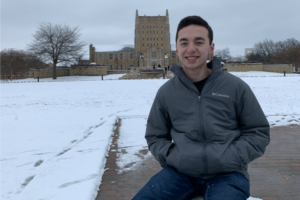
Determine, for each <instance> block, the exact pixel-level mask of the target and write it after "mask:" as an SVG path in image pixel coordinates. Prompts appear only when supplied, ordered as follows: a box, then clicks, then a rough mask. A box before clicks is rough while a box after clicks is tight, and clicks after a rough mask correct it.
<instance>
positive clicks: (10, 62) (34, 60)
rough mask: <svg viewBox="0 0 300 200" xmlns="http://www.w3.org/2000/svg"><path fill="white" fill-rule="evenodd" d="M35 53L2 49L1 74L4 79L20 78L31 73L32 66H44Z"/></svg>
mask: <svg viewBox="0 0 300 200" xmlns="http://www.w3.org/2000/svg"><path fill="white" fill-rule="evenodd" d="M44 66H45V63H43V62H42V61H41V60H40V59H39V58H38V57H36V56H35V55H33V54H31V53H28V52H25V51H23V50H16V49H4V50H2V51H1V76H2V78H3V79H6V78H7V79H10V80H12V79H20V78H24V77H27V76H28V75H29V69H30V68H37V67H44Z"/></svg>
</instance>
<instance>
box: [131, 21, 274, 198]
mask: <svg viewBox="0 0 300 200" xmlns="http://www.w3.org/2000/svg"><path fill="white" fill-rule="evenodd" d="M212 41H213V31H212V29H211V27H210V26H209V25H208V23H207V22H206V21H205V20H203V19H202V18H200V17H198V16H190V17H186V18H184V19H182V20H181V21H180V23H179V25H178V29H177V33H176V52H177V55H178V56H179V60H180V62H181V64H182V67H180V66H172V68H171V70H172V71H173V72H174V74H175V75H176V76H175V77H174V78H172V79H171V80H169V81H168V82H166V83H165V84H164V85H163V86H161V88H160V89H159V90H158V92H157V95H156V97H155V100H154V103H153V105H152V108H151V111H150V115H149V118H148V122H147V130H146V136H145V137H146V139H147V142H148V146H149V149H150V151H151V153H152V154H153V156H154V157H155V158H156V159H157V160H158V162H159V163H160V164H161V166H162V167H163V169H162V170H161V171H160V172H159V173H158V174H156V175H155V176H153V177H152V178H151V179H150V181H149V182H148V183H147V184H146V185H145V186H144V187H143V188H142V189H141V190H140V191H139V193H138V194H137V195H136V196H135V197H134V199H143V200H144V199H153V200H154V199H155V200H158V199H166V200H167V199H170V200H176V199H191V198H193V197H194V196H195V195H196V194H198V193H199V192H200V193H203V195H204V199H205V200H221V199H222V200H227V199H228V200H246V199H247V198H248V197H249V196H250V194H249V187H250V186H249V174H248V172H247V165H248V163H250V162H251V161H253V160H254V159H256V158H258V157H260V156H262V155H263V153H264V151H265V149H266V146H267V145H268V144H269V142H270V133H269V131H270V127H269V123H268V121H267V119H266V117H265V115H264V113H263V111H262V109H261V107H260V105H259V103H258V101H257V99H256V98H255V96H254V94H253V92H252V91H251V89H250V87H249V86H248V85H247V84H246V83H245V82H243V81H242V80H241V79H239V78H237V77H235V76H233V75H231V74H229V73H227V72H224V71H222V70H221V64H220V60H219V59H217V58H214V59H213V61H212V62H210V63H208V64H207V62H206V60H207V57H208V55H210V54H212V53H213V50H214V44H213V43H212Z"/></svg>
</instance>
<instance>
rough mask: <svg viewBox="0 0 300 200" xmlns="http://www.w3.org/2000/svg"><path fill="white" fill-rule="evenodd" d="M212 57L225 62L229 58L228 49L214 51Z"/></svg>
mask: <svg viewBox="0 0 300 200" xmlns="http://www.w3.org/2000/svg"><path fill="white" fill-rule="evenodd" d="M214 56H216V57H219V58H220V59H221V61H223V62H226V61H227V60H229V59H230V58H231V56H230V51H229V48H224V49H217V50H215V51H214Z"/></svg>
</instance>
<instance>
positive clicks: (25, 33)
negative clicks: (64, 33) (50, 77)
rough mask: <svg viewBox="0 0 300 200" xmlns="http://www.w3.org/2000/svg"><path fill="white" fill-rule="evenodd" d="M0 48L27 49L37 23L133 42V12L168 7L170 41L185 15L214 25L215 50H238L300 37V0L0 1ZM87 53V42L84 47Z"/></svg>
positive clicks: (96, 38) (91, 37)
mask: <svg viewBox="0 0 300 200" xmlns="http://www.w3.org/2000/svg"><path fill="white" fill-rule="evenodd" d="M1 3H2V4H1V49H4V48H17V49H26V47H27V46H26V44H28V43H30V42H31V40H32V35H33V34H34V33H35V31H36V28H37V26H38V25H39V23H41V22H47V21H49V22H52V23H61V24H68V25H70V26H72V27H75V26H79V28H80V29H81V33H82V35H81V40H83V41H84V42H86V43H87V44H90V43H92V44H94V45H108V44H112V45H115V44H133V43H134V25H135V11H136V9H138V12H139V15H147V16H157V15H165V14H166V9H168V10H169V16H170V31H171V43H172V44H174V43H175V34H176V28H177V25H178V22H179V21H180V20H181V19H182V18H183V17H186V16H189V15H199V16H201V17H203V18H204V19H206V20H207V21H208V23H209V24H210V25H211V27H212V28H213V30H214V43H215V45H216V49H220V48H225V47H228V48H229V49H230V50H231V54H232V55H233V56H235V55H243V53H244V49H245V48H246V47H252V46H253V45H254V44H255V43H256V42H259V41H262V40H264V39H266V38H268V39H273V40H274V41H279V40H285V39H287V38H291V37H294V38H296V39H298V40H300V26H299V25H298V24H299V19H300V13H299V11H298V9H299V7H300V1H299V0H289V1H285V2H283V1H281V0H263V1H262V0H251V1H250V0H245V1H240V0H231V1H222V0H211V1H204V0H190V1H178V0H177V1H174V0H172V1H171V0H167V1H159V0H153V1H149V2H148V1H147V2H146V1H141V0H126V1H122V0H111V1H104V0H89V1H78V0H2V1H1ZM86 53H87V54H88V45H87V47H86Z"/></svg>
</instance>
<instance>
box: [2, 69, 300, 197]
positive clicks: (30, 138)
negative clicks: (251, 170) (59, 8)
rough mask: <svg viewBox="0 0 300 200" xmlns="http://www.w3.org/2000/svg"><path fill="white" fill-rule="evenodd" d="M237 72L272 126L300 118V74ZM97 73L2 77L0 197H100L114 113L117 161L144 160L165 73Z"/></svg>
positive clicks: (133, 161)
mask: <svg viewBox="0 0 300 200" xmlns="http://www.w3.org/2000/svg"><path fill="white" fill-rule="evenodd" d="M264 73H266V72H264ZM233 74H235V73H233ZM237 76H239V75H237ZM240 77H241V78H242V79H243V80H244V81H245V82H247V83H248V84H249V85H250V86H251V88H252V90H253V91H254V93H255V94H256V96H257V98H258V100H259V102H260V104H261V106H262V108H263V110H264V112H265V115H266V116H267V118H268V120H269V122H270V124H272V126H280V125H288V124H300V95H299V94H300V87H299V84H300V76H299V75H294V74H293V75H292V76H286V77H283V76H279V77H275V76H273V75H272V76H268V75H264V76H262V75H261V73H258V74H257V75H256V76H254V75H253V73H252V72H249V73H248V75H247V73H246V72H243V76H240ZM72 78H74V79H76V78H80V79H81V81H76V80H74V79H73V80H67V79H72ZM95 78H96V77H90V76H87V77H84V78H83V77H58V79H57V81H56V82H43V79H41V82H39V83H37V82H30V83H27V82H26V83H24V82H23V83H10V84H7V83H1V199H3V200H4V199H14V200H17V199H30V200H32V199H33V200H34V199H47V200H50V199H51V200H52V199H79V200H82V199H87V200H88V199H95V196H96V193H97V189H98V186H99V184H100V183H101V178H102V174H103V172H104V165H105V162H106V158H105V156H106V153H107V151H108V150H109V146H110V142H111V136H112V133H113V129H114V126H115V124H116V120H117V118H121V119H124V120H123V123H122V124H123V125H122V127H121V131H120V140H119V141H118V145H119V148H122V149H126V152H127V153H126V154H122V156H121V158H120V159H119V160H118V164H119V166H120V167H124V170H128V169H132V168H134V167H135V166H136V165H138V163H139V162H141V161H142V159H143V157H142V156H138V154H139V153H137V152H139V151H140V150H143V149H145V148H147V147H146V142H145V140H144V132H145V127H146V126H145V123H146V119H145V118H147V115H148V113H149V110H150V108H151V105H152V102H153V99H154V97H155V94H156V91H157V89H158V88H159V87H160V86H161V85H162V84H163V83H165V82H166V81H167V80H163V79H160V80H107V81H101V78H99V79H100V80H99V79H98V80H97V81H95V80H96V79H95ZM77 80H78V79H77ZM21 81H23V80H21ZM35 81H36V80H35ZM129 144H130V145H129ZM145 156H148V154H147V155H145ZM130 163H135V164H133V165H130ZM128 166H129V167H128Z"/></svg>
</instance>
